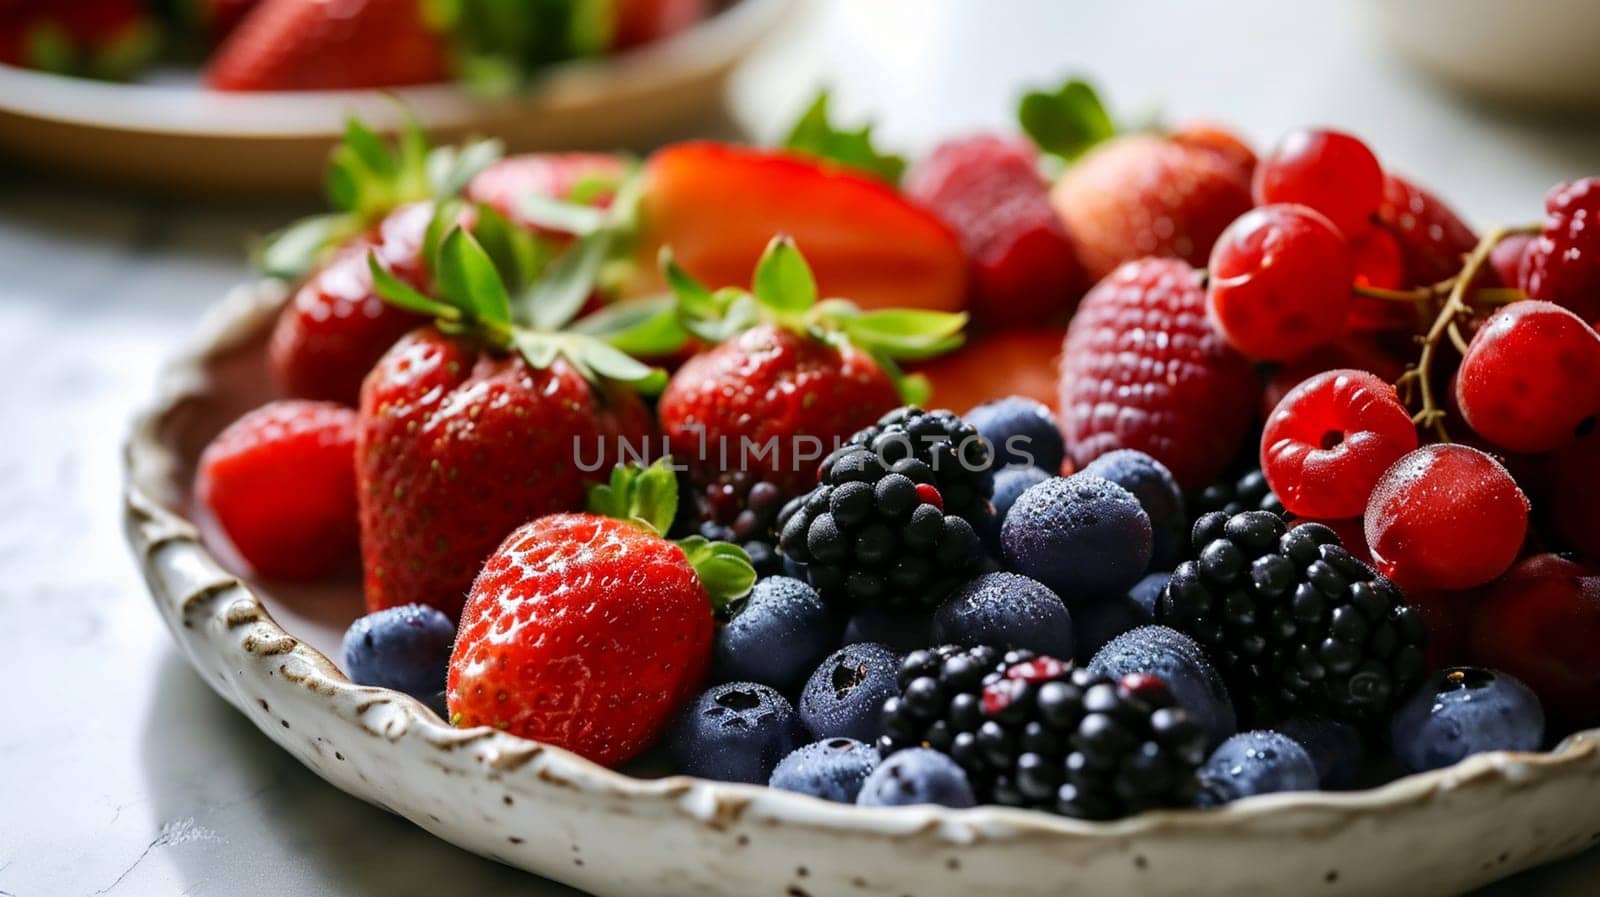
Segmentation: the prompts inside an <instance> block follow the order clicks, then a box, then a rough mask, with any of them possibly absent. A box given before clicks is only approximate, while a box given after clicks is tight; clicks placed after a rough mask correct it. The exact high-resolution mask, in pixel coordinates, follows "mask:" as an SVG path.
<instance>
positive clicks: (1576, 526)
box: [1542, 433, 1600, 563]
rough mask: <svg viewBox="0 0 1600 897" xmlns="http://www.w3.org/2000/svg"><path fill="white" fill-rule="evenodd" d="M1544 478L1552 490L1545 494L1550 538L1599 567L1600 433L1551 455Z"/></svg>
mask: <svg viewBox="0 0 1600 897" xmlns="http://www.w3.org/2000/svg"><path fill="white" fill-rule="evenodd" d="M1545 463H1546V467H1545V471H1544V472H1545V474H1546V475H1547V476H1548V477H1549V479H1550V482H1551V483H1552V484H1553V488H1550V489H1548V490H1547V491H1546V492H1544V493H1542V497H1543V498H1544V511H1545V513H1546V516H1547V518H1548V523H1549V526H1550V530H1551V535H1553V536H1555V537H1556V538H1557V539H1559V540H1560V542H1561V544H1562V545H1564V546H1566V547H1568V548H1572V549H1574V550H1575V551H1577V552H1578V554H1580V555H1582V556H1583V558H1584V559H1585V560H1587V561H1589V562H1591V563H1600V526H1596V525H1595V519H1594V511H1595V508H1597V507H1600V433H1589V434H1587V435H1585V436H1584V437H1583V438H1581V439H1578V440H1576V441H1574V442H1573V443H1572V444H1571V445H1568V446H1565V447H1563V448H1561V449H1559V450H1558V451H1555V452H1553V453H1551V454H1550V455H1549V457H1548V458H1547V459H1546V461H1545Z"/></svg>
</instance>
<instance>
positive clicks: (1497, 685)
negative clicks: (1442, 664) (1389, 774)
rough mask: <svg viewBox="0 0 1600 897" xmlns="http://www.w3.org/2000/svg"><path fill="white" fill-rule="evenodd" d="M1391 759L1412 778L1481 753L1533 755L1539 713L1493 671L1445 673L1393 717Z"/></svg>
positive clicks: (1538, 740)
mask: <svg viewBox="0 0 1600 897" xmlns="http://www.w3.org/2000/svg"><path fill="white" fill-rule="evenodd" d="M1389 734H1390V738H1391V740H1392V741H1393V742H1394V753H1395V757H1397V758H1398V759H1399V760H1400V762H1401V763H1402V764H1403V765H1404V766H1405V767H1406V768H1407V769H1409V770H1411V771H1412V772H1422V771H1423V770H1428V769H1439V768H1440V767H1444V766H1449V765H1451V764H1452V763H1455V762H1456V761H1458V760H1460V759H1461V758H1463V757H1466V756H1467V755H1469V754H1477V753H1481V752H1483V751H1536V750H1538V749H1539V747H1540V745H1542V744H1543V743H1544V710H1543V708H1541V707H1540V706H1539V699H1538V698H1536V697H1534V695H1533V692H1531V691H1529V690H1528V687H1527V686H1526V685H1523V684H1522V683H1521V682H1519V681H1518V680H1516V679H1515V678H1513V677H1511V676H1509V675H1507V674H1505V673H1501V672H1498V671H1495V670H1486V669H1482V668H1479V667H1451V668H1449V669H1445V670H1440V671H1439V672H1437V673H1434V674H1433V675H1432V676H1430V677H1428V680H1427V681H1426V682H1424V683H1422V687H1421V688H1419V689H1418V690H1417V692H1416V694H1414V695H1412V696H1411V697H1410V698H1409V699H1408V700H1407V701H1406V702H1405V703H1404V704H1401V705H1400V709H1399V710H1396V711H1395V714H1394V720H1393V721H1392V722H1391V723H1390V727H1389Z"/></svg>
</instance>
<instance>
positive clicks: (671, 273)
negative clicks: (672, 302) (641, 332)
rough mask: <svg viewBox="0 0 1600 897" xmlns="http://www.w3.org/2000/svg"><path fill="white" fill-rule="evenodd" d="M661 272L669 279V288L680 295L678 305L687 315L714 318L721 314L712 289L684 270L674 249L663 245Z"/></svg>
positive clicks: (676, 294)
mask: <svg viewBox="0 0 1600 897" xmlns="http://www.w3.org/2000/svg"><path fill="white" fill-rule="evenodd" d="M661 274H662V276H664V277H665V278H666V279H667V287H668V289H670V290H672V293H673V295H674V296H677V297H678V307H679V308H680V309H682V310H683V313H684V314H685V315H686V316H688V317H690V318H701V317H705V318H714V317H717V316H719V315H721V313H722V309H721V308H719V307H718V306H717V301H716V299H715V298H713V297H712V294H711V291H710V290H708V289H706V286H705V284H703V283H701V282H700V281H698V280H696V279H695V278H694V275H692V274H690V273H689V272H688V271H685V270H683V268H682V266H680V265H679V264H678V260H677V259H676V258H674V257H673V255H672V249H671V248H670V247H667V246H663V247H661Z"/></svg>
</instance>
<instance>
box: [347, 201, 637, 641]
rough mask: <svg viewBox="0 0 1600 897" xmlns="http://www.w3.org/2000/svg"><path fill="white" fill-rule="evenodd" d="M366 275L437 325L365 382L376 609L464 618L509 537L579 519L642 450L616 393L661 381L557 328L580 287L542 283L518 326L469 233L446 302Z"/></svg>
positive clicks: (366, 515)
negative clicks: (422, 607) (596, 487)
mask: <svg viewBox="0 0 1600 897" xmlns="http://www.w3.org/2000/svg"><path fill="white" fill-rule="evenodd" d="M580 245H581V244H580ZM576 248H577V247H575V249H576ZM571 251H574V250H569V252H571ZM558 264H560V263H559V262H558ZM369 267H370V269H371V272H372V275H373V279H374V282H375V284H376V287H377V290H378V293H379V295H381V296H383V297H384V298H385V299H386V300H388V301H390V302H393V303H395V304H396V305H400V306H402V307H404V308H406V309H408V310H410V311H413V312H417V313H420V314H425V315H428V316H429V317H432V318H434V319H436V320H437V321H438V323H437V324H436V325H434V326H429V327H424V328H422V329H419V330H416V331H413V332H412V333H411V334H409V335H407V336H406V337H404V338H402V339H401V340H400V342H398V343H396V344H395V346H394V347H393V348H392V349H390V350H389V352H388V353H387V354H386V355H384V357H383V358H382V359H381V360H380V361H379V362H378V365H377V367H375V368H374V369H373V370H372V372H371V373H370V374H369V375H368V376H367V379H366V381H365V383H364V384H363V386H362V390H361V406H360V432H359V436H358V441H357V454H356V475H357V485H358V496H359V499H360V508H361V549H362V559H363V562H364V566H365V573H366V596H367V606H368V608H369V609H371V610H378V609H381V608H385V607H392V606H395V605H399V604H406V603H411V602H420V603H425V604H429V605H432V606H434V607H437V608H439V609H440V610H443V611H445V612H446V613H450V614H456V613H458V612H459V611H460V610H461V603H462V601H463V598H464V595H465V593H466V589H467V586H468V585H469V584H470V583H471V581H472V576H473V574H474V573H475V572H476V571H477V569H478V567H479V566H480V565H481V564H482V563H483V559H484V558H485V557H487V556H488V554H489V553H490V552H491V551H492V550H493V549H494V547H495V545H497V544H499V542H500V540H501V539H502V538H504V537H505V534H506V533H508V532H510V531H511V530H512V529H513V528H514V527H516V526H518V525H519V524H521V523H523V522H525V521H527V520H529V519H531V518H533V517H537V516H540V515H543V514H551V513H556V512H560V511H571V510H575V509H577V508H578V507H580V506H581V502H582V499H583V486H584V483H585V482H586V481H589V480H593V479H595V478H596V477H597V476H600V475H602V474H601V471H603V470H604V469H605V467H606V466H608V463H609V461H610V460H612V459H613V458H615V457H616V455H617V454H618V453H619V452H621V451H623V450H624V446H623V444H622V443H623V442H624V441H625V445H626V447H628V448H631V449H632V450H633V451H636V452H637V451H642V450H646V446H647V440H648V437H649V435H650V433H651V432H652V429H653V428H652V425H651V421H650V415H649V412H648V410H647V409H646V408H645V406H644V404H643V403H642V402H641V401H640V400H639V398H638V397H637V396H636V395H635V394H634V393H633V392H632V391H630V390H629V389H626V388H623V387H622V385H621V384H631V385H633V386H636V387H638V388H640V389H659V388H660V385H661V383H662V382H663V381H664V380H665V375H664V374H663V373H661V372H659V371H655V370H652V369H650V368H648V367H646V366H644V365H642V364H640V363H639V362H637V361H634V360H633V359H632V358H630V357H629V356H627V355H625V354H623V353H622V352H620V351H618V350H617V349H614V348H611V347H610V346H609V345H607V344H606V343H604V342H602V341H601V340H600V339H598V338H596V337H593V336H588V335H584V334H579V333H571V332H558V331H557V330H556V328H558V327H560V326H562V325H564V324H565V323H566V320H567V319H568V318H570V317H571V315H572V314H573V313H575V311H576V309H577V308H578V306H579V305H580V304H581V303H582V300H583V299H584V297H585V295H586V294H585V292H584V291H581V290H572V289H568V288H566V287H564V286H562V285H561V284H560V283H555V284H554V285H552V284H551V283H550V282H548V281H546V282H541V283H540V284H539V285H538V286H537V287H536V288H535V289H534V290H533V291H532V292H530V293H529V294H527V295H526V296H524V297H521V298H520V300H519V310H523V311H525V314H524V317H530V318H532V319H533V320H534V321H535V322H537V323H538V325H539V329H534V328H533V327H529V326H524V325H521V324H516V323H513V320H512V313H513V306H512V301H511V298H510V294H509V291H508V290H507V289H506V287H505V284H504V283H503V281H502V280H501V277H500V275H499V273H498V272H497V271H496V269H495V266H494V263H493V261H492V260H491V259H490V256H489V254H488V253H487V252H486V251H485V250H484V249H483V247H482V246H480V245H479V244H478V243H477V241H476V240H474V239H473V237H472V236H471V234H469V233H468V232H467V231H465V230H462V229H460V228H457V229H455V230H453V231H451V232H450V233H449V234H448V235H447V236H446V237H445V238H444V239H443V241H442V242H441V244H440V247H439V252H438V272H437V276H436V279H437V281H438V284H439V290H438V292H439V296H438V297H434V296H428V295H424V294H422V293H421V292H419V291H417V290H415V289H414V288H412V287H410V286H408V285H407V284H406V283H405V282H404V281H402V280H401V279H400V278H398V277H396V276H394V275H392V274H390V273H389V272H387V271H385V270H384V269H383V268H382V266H381V265H380V264H379V262H378V260H377V258H376V257H375V256H373V257H371V258H370V259H369ZM521 306H527V307H526V308H525V309H523V308H521Z"/></svg>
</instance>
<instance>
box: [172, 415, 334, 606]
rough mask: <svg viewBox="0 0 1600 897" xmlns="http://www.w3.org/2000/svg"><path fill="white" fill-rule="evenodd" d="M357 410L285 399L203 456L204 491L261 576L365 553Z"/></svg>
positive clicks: (246, 420)
mask: <svg viewBox="0 0 1600 897" xmlns="http://www.w3.org/2000/svg"><path fill="white" fill-rule="evenodd" d="M355 446H356V415H355V412H353V411H351V410H350V409H348V408H341V407H339V406H338V405H332V404H328V403H325V402H302V401H278V402H272V403H270V404H267V405H263V406H262V407H260V408H257V409H256V410H254V411H252V412H250V413H249V414H246V415H245V416H243V417H241V418H239V419H238V420H236V421H234V422H233V423H232V424H229V425H228V428H227V429H225V430H223V431H222V433H221V434H220V435H218V436H217V438H216V439H213V440H212V441H211V444H210V445H208V446H206V450H205V452H203V453H202V454H201V456H200V466H199V472H198V474H197V476H196V478H195V500H196V501H197V502H198V503H199V505H200V507H201V508H202V509H203V510H204V512H205V514H206V515H208V516H209V517H210V518H211V519H212V520H214V521H215V522H216V523H217V524H218V525H219V526H220V527H221V528H222V531H223V532H224V533H226V534H227V536H228V541H229V542H230V543H232V545H233V548H234V550H235V551H237V552H238V553H239V555H240V557H242V558H243V559H244V560H245V562H246V563H248V564H249V565H250V566H251V568H252V569H254V571H255V572H256V573H258V574H260V575H261V576H265V577H270V578H274V579H295V580H303V579H315V578H317V577H319V576H322V575H324V574H327V573H330V572H332V571H334V570H336V569H338V568H339V567H340V566H342V565H344V564H345V563H346V562H348V561H350V560H352V559H354V558H355V556H356V475H355V456H356V447H355Z"/></svg>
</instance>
